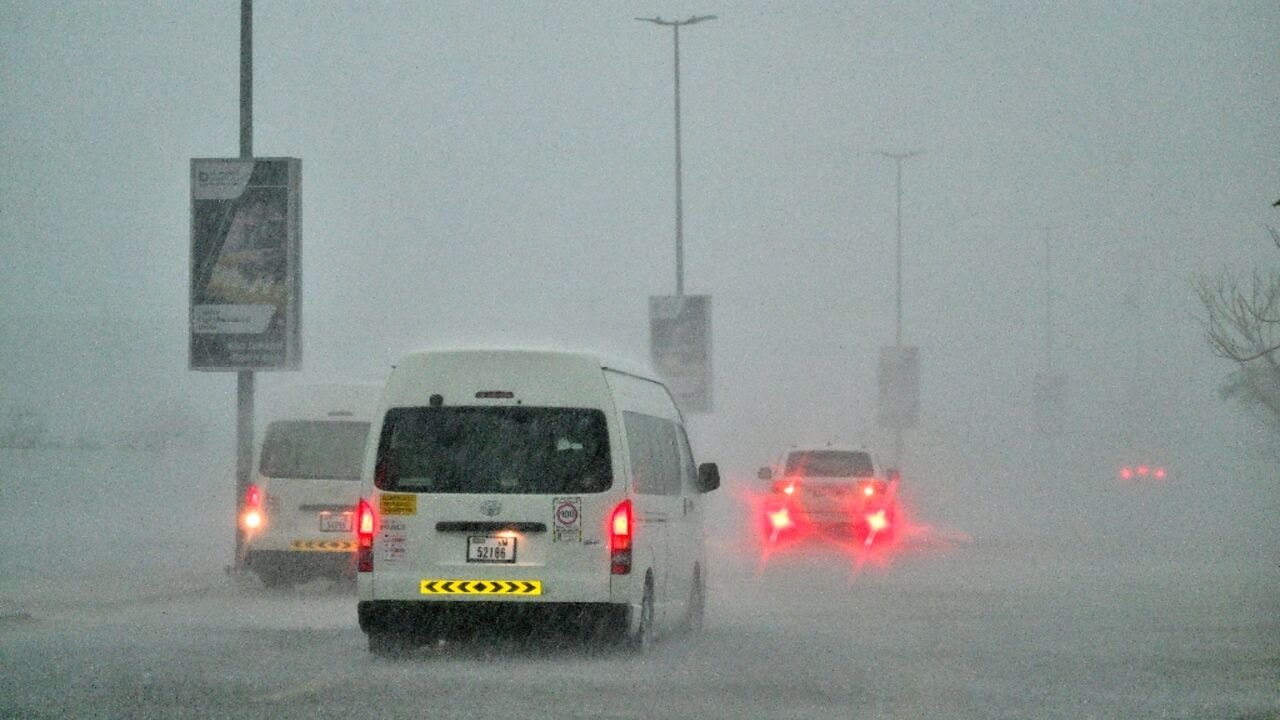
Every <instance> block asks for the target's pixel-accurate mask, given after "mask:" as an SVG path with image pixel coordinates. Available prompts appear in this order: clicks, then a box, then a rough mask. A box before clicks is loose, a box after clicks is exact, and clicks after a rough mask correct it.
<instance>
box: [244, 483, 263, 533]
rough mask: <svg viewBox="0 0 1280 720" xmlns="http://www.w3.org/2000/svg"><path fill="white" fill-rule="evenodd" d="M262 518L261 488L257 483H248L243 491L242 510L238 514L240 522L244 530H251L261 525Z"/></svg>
mask: <svg viewBox="0 0 1280 720" xmlns="http://www.w3.org/2000/svg"><path fill="white" fill-rule="evenodd" d="M264 519H265V518H264V517H263V515H262V490H261V489H260V488H259V487H258V486H257V485H250V486H249V489H248V490H246V491H245V493H244V512H243V513H242V514H241V515H240V524H241V525H242V526H243V527H244V529H245V530H246V531H249V532H252V531H254V530H257V529H258V528H260V527H262V522H263V520H264Z"/></svg>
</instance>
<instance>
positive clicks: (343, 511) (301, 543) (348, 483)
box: [240, 383, 382, 587]
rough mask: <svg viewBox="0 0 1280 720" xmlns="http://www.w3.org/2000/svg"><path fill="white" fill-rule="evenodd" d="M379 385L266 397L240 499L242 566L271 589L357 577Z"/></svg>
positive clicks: (286, 391)
mask: <svg viewBox="0 0 1280 720" xmlns="http://www.w3.org/2000/svg"><path fill="white" fill-rule="evenodd" d="M381 390H382V386H381V385H380V384H375V383H348V384H325V385H296V386H291V387H286V388H282V389H280V390H279V391H277V392H276V393H275V394H274V396H272V394H271V393H265V394H266V395H267V397H266V398H265V399H266V402H265V403H264V410H265V411H264V412H263V413H262V416H260V417H261V419H262V420H263V421H264V422H261V423H260V425H259V427H260V431H259V438H258V442H257V443H256V464H255V466H254V471H253V477H252V480H251V484H250V486H249V487H248V488H247V490H246V492H245V494H244V496H243V497H242V498H241V500H240V504H241V511H240V531H241V533H242V539H243V542H242V549H243V552H244V557H243V561H244V566H245V567H246V568H247V569H249V570H251V571H252V572H253V573H254V574H256V575H257V576H258V577H259V578H261V579H262V583H263V584H264V585H266V586H268V587H276V586H286V585H289V584H292V583H294V582H300V581H304V580H309V579H312V578H315V577H333V578H341V577H348V578H349V577H350V576H351V575H352V573H353V572H354V558H355V540H354V536H353V534H352V533H353V531H354V516H355V510H356V503H357V501H359V499H360V482H359V481H360V466H361V463H362V462H363V460H364V446H365V440H366V439H367V437H368V435H369V422H370V420H371V419H372V417H373V411H374V408H375V407H376V406H377V403H378V397H379V394H380V393H381Z"/></svg>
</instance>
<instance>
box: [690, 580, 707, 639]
mask: <svg viewBox="0 0 1280 720" xmlns="http://www.w3.org/2000/svg"><path fill="white" fill-rule="evenodd" d="M706 612H707V588H706V584H705V582H704V581H703V579H702V570H701V568H697V567H695V568H694V569H693V587H692V589H690V590H689V610H688V614H687V615H686V616H685V621H684V628H685V632H687V633H688V634H689V635H697V634H698V633H700V632H702V625H703V622H704V619H705V617H706Z"/></svg>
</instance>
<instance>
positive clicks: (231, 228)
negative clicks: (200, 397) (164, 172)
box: [190, 158, 302, 370]
mask: <svg viewBox="0 0 1280 720" xmlns="http://www.w3.org/2000/svg"><path fill="white" fill-rule="evenodd" d="M301 179H302V161H301V160H299V159H297V158H252V159H246V158H236V159H222V158H212V159H200V158H197V159H193V160H192V161H191V306H190V367H191V369H192V370H297V369H298V368H299V367H300V366H301V362H302V348H301V343H300V337H301V317H300V307H301V301H302V297H301V287H302V274H301V272H300V258H301V256H300V249H301V248H300V235H301V232H300V231H301V193H300V190H301Z"/></svg>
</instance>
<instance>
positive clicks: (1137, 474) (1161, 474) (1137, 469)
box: [1117, 461, 1169, 482]
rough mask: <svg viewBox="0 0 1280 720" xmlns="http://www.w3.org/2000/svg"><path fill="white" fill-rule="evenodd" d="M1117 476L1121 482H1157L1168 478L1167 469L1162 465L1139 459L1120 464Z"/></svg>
mask: <svg viewBox="0 0 1280 720" xmlns="http://www.w3.org/2000/svg"><path fill="white" fill-rule="evenodd" d="M1117 476H1118V477H1119V478H1120V480H1121V481H1122V482H1128V481H1135V480H1136V481H1143V480H1155V481H1157V482H1159V481H1161V480H1164V479H1166V478H1168V476H1169V471H1168V470H1166V469H1165V467H1164V465H1162V464H1160V463H1157V462H1151V461H1139V462H1135V463H1126V464H1122V465H1121V466H1120V470H1119V471H1117Z"/></svg>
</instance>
